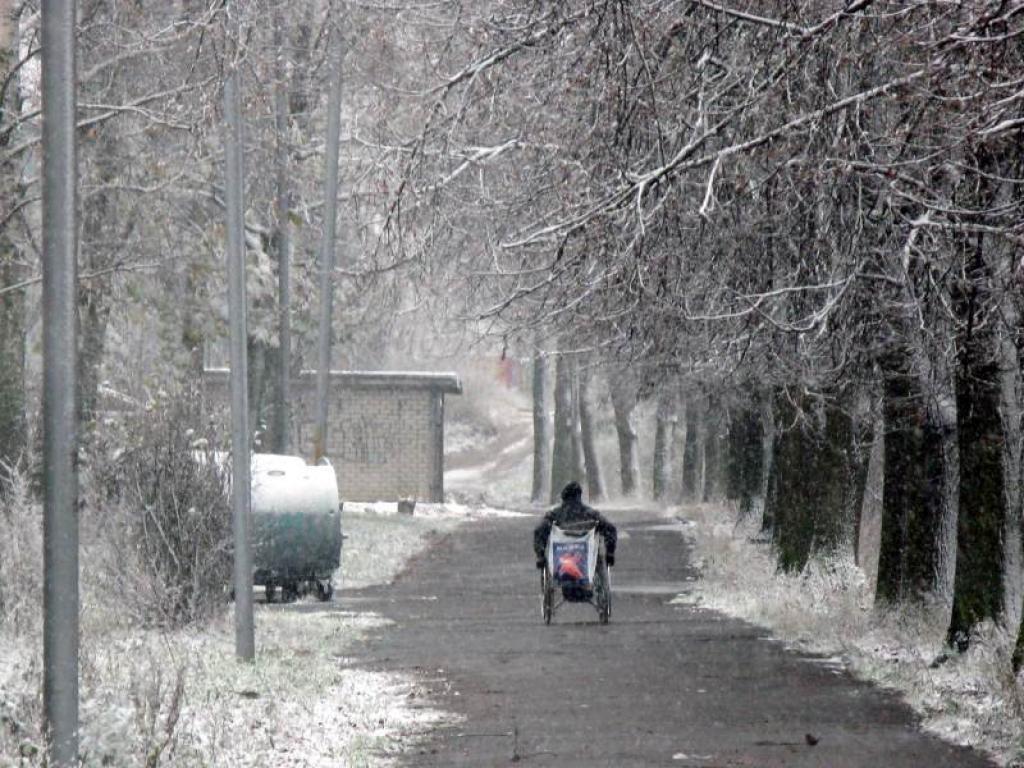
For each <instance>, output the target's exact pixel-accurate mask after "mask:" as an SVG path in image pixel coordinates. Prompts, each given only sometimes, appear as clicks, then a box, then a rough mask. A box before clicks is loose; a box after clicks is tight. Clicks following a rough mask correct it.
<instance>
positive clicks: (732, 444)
mask: <svg viewBox="0 0 1024 768" xmlns="http://www.w3.org/2000/svg"><path fill="white" fill-rule="evenodd" d="M763 462H764V427H763V425H762V424H761V417H760V408H759V404H758V402H757V401H756V400H755V402H753V403H752V404H751V405H749V406H745V407H742V408H737V409H735V410H734V411H733V412H732V414H731V417H730V419H729V429H728V433H727V439H726V457H725V489H724V490H725V495H726V498H728V499H730V500H732V501H735V502H736V503H737V505H738V507H739V517H740V519H741V520H746V519H748V518H749V517H750V516H751V515H753V514H755V512H759V511H760V509H761V506H762V505H763V497H762V490H761V488H762V485H763V482H762V481H763V477H764V463H763Z"/></svg>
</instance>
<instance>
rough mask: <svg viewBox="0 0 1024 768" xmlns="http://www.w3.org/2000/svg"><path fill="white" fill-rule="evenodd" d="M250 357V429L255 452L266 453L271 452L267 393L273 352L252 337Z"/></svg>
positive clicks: (249, 348) (249, 346)
mask: <svg viewBox="0 0 1024 768" xmlns="http://www.w3.org/2000/svg"><path fill="white" fill-rule="evenodd" d="M248 350H249V351H248V355H249V381H248V387H249V429H250V431H251V432H252V433H253V435H254V436H255V437H254V440H255V442H254V444H253V450H255V451H256V452H257V453H266V452H267V451H268V450H270V448H271V446H270V443H269V442H268V441H267V439H266V437H267V435H266V432H267V410H268V409H267V405H268V402H267V401H268V398H267V391H268V389H270V381H269V380H270V378H271V376H270V372H271V370H273V362H274V361H273V360H272V354H273V350H272V349H271V348H270V345H269V344H267V343H266V342H265V341H260V340H257V339H255V338H253V337H252V336H250V337H249V343H248Z"/></svg>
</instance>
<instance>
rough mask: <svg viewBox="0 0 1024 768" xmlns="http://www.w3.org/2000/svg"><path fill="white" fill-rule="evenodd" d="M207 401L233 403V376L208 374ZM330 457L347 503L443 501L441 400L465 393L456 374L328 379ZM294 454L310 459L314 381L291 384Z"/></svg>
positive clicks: (305, 377)
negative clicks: (231, 382) (231, 391)
mask: <svg viewBox="0 0 1024 768" xmlns="http://www.w3.org/2000/svg"><path fill="white" fill-rule="evenodd" d="M205 379H206V391H207V395H208V396H209V397H210V398H211V399H213V400H215V401H220V402H223V403H227V402H229V401H230V394H229V391H230V390H229V380H228V371H227V369H224V368H215V369H209V370H207V371H206V376H205ZM328 391H329V401H328V416H327V420H328V425H327V446H326V453H327V456H328V458H329V459H330V460H331V463H332V464H333V465H334V468H335V471H336V472H337V473H338V488H339V490H340V493H341V497H342V498H343V499H345V500H348V501H381V500H391V501H393V500H396V499H400V498H413V499H418V500H420V501H443V500H444V396H445V395H457V394H460V393H461V392H462V384H461V382H460V381H459V377H458V376H456V375H455V374H451V373H406V372H387V371H373V372H354V371H331V373H330V386H329V387H328ZM292 394H293V398H294V400H293V403H292V446H294V450H295V451H296V452H297V453H300V454H303V455H304V454H306V453H309V452H310V450H311V448H312V444H313V434H314V431H315V429H316V426H315V417H316V374H315V373H314V372H312V371H304V372H303V373H302V375H301V376H300V377H299V378H298V379H297V380H296V381H294V382H293V384H292Z"/></svg>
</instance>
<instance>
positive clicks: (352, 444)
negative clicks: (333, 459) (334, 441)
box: [341, 415, 399, 465]
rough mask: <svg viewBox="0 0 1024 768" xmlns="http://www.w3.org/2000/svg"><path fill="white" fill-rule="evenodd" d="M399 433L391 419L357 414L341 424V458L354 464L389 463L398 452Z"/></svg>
mask: <svg viewBox="0 0 1024 768" xmlns="http://www.w3.org/2000/svg"><path fill="white" fill-rule="evenodd" d="M398 441H399V435H398V430H397V428H396V425H395V424H394V423H393V422H391V420H390V419H380V420H374V419H370V418H368V417H366V416H362V415H360V416H355V417H350V418H347V419H345V420H344V422H343V423H342V425H341V459H342V461H344V462H346V463H349V462H350V463H353V464H378V465H379V464H389V463H390V462H391V459H392V458H393V457H394V456H395V454H396V453H397V452H398V448H399V442H398Z"/></svg>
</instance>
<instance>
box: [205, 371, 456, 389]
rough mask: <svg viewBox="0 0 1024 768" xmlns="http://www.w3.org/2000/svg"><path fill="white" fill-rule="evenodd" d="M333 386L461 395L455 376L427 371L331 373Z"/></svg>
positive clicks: (213, 374)
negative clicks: (423, 390) (412, 390)
mask: <svg viewBox="0 0 1024 768" xmlns="http://www.w3.org/2000/svg"><path fill="white" fill-rule="evenodd" d="M203 373H204V375H205V376H207V377H208V378H211V379H218V378H222V377H223V378H227V376H228V374H229V371H228V369H227V368H207V369H206V370H205V371H204V372H203ZM329 375H330V380H331V383H333V384H337V385H340V386H341V387H344V388H345V389H430V390H435V391H437V392H444V393H445V394H449V395H461V394H462V382H461V381H460V380H459V376H458V374H455V373H432V372H425V371H331V372H330V374H329ZM300 376H301V378H302V379H303V380H315V379H316V371H303V372H302V373H301V374H300Z"/></svg>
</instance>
